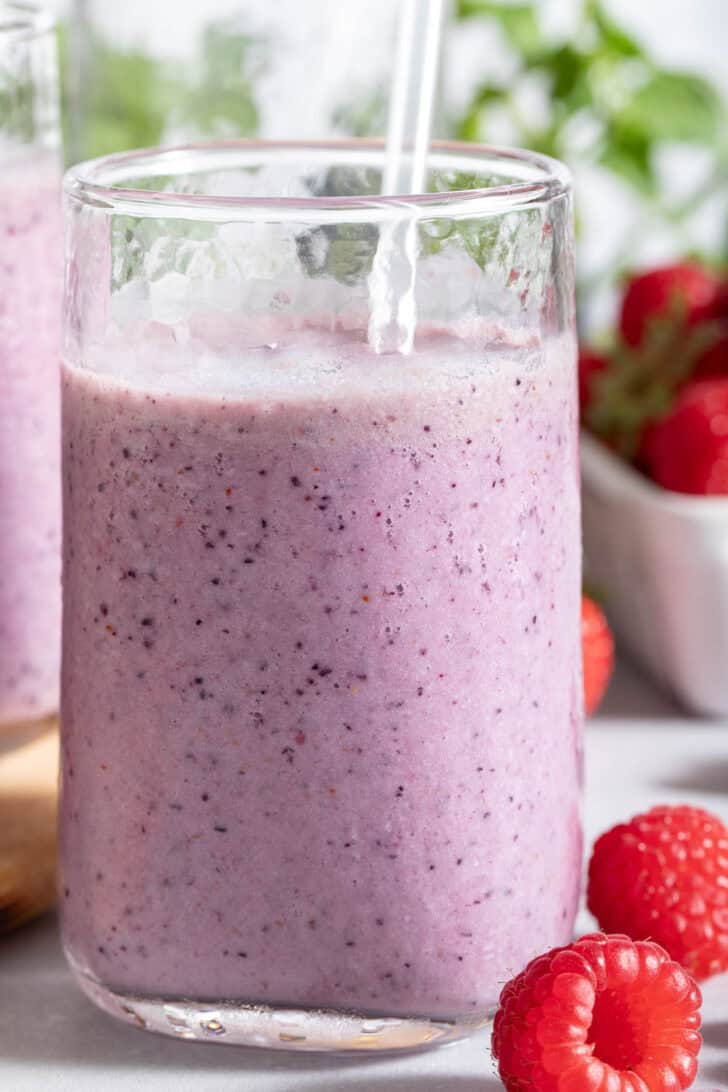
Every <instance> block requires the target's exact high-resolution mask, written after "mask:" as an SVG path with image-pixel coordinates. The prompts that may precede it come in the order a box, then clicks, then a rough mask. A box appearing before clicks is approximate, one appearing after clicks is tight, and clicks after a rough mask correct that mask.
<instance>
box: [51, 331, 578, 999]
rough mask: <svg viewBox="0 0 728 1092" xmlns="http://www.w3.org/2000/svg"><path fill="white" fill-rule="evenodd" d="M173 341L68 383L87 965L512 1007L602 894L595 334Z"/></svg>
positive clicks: (67, 826) (73, 684)
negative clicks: (594, 874)
mask: <svg viewBox="0 0 728 1092" xmlns="http://www.w3.org/2000/svg"><path fill="white" fill-rule="evenodd" d="M181 357H184V353H183V352H182V350H181V349H180V348H179V346H177V347H176V348H170V347H168V345H167V343H166V342H165V341H164V340H163V339H161V338H160V342H159V345H158V347H157V348H156V349H154V348H151V347H150V346H149V345H147V346H145V347H144V349H141V350H140V351H139V352H137V353H134V352H130V353H128V354H127V358H126V361H125V363H123V364H121V365H120V363H119V359H112V360H99V361H98V362H96V365H97V366H98V367H99V368H100V369H101V371H99V372H96V373H94V372H92V371H90V370H82V369H79V368H77V367H73V366H68V365H67V366H65V368H64V375H63V398H64V472H63V479H64V491H65V493H64V500H65V520H64V522H65V594H66V604H65V629H64V642H65V643H64V662H63V722H64V743H63V780H62V811H61V845H62V910H63V932H64V938H65V943H66V946H67V949H68V952H69V954H70V957H71V959H72V961H73V963H74V964H75V966H76V967H77V969H78V970H79V971H80V972H81V973H82V974H85V975H88V976H91V978H93V979H96V980H100V981H101V982H103V983H104V984H106V985H107V986H108V987H110V988H112V989H113V990H116V991H118V992H120V993H124V994H133V995H137V996H139V995H145V996H153V997H166V998H193V999H223V998H225V999H238V1000H241V1001H262V1002H266V1003H270V1004H276V1003H280V1004H284V1005H296V1006H299V1007H308V1006H316V1007H318V1006H322V1007H330V1008H336V1009H345V1010H351V1009H355V1010H359V1011H364V1012H376V1013H385V1014H393V1015H396V1014H425V1015H429V1016H440V1017H453V1016H456V1015H462V1014H468V1013H474V1012H478V1011H480V1010H483V1009H486V1008H488V1006H490V1005H492V1004H493V1003H494V1001H495V1000H496V998H497V996H498V992H499V989H500V986H501V985H502V983H503V981H504V980H505V979H506V978H507V977H508V976H509V975H510V974H512V973H513V972H515V971H517V970H518V969H520V968H521V967H522V966H523V964H524V963H525V961H526V960H528V959H529V958H531V957H532V956H533V955H534V954H536V953H537V952H538V951H540V950H542V949H543V948H546V947H548V946H549V945H555V944H560V943H563V942H565V941H566V940H567V938H568V937H569V936H570V932H571V929H572V925H573V920H574V912H575V906H576V900H577V893H578V887H579V876H580V864H581V838H580V817H579V776H580V770H579V752H580V699H579V693H580V686H581V679H580V654H579V630H578V616H579V592H580V565H579V494H578V479H577V456H576V402H575V384H574V368H573V347H572V345H571V343H570V342H564V343H562V344H555V345H553V346H551V347H550V348H549V350H548V352H546V351H545V350H544V349H543V348H540V347H538V346H535V347H532V348H522V349H520V350H516V349H512V348H509V347H508V346H507V345H505V344H504V343H500V344H499V343H497V342H493V343H491V344H486V343H484V342H483V343H482V344H480V345H470V346H464V345H463V344H462V343H459V342H457V341H456V340H455V339H454V338H448V337H445V336H437V335H434V334H433V335H431V336H429V337H428V338H427V339H425V340H422V339H420V342H419V344H418V352H417V355H416V356H415V357H411V358H393V357H381V358H378V357H375V356H374V355H373V354H371V352H370V351H369V350H368V349H367V347H366V346H365V345H363V344H360V343H354V344H351V343H349V344H347V343H346V342H344V341H343V340H340V339H336V338H334V337H332V336H331V335H325V334H323V333H320V332H316V331H309V332H308V333H306V332H298V333H297V334H296V335H295V336H292V338H291V344H290V345H287V344H286V341H285V339H283V340H281V341H279V342H278V343H277V344H276V345H274V346H270V347H265V346H263V347H259V348H257V349H239V350H238V351H237V352H232V351H228V352H226V353H215V352H213V351H211V350H206V349H204V347H201V346H196V345H195V343H194V342H192V343H191V344H190V346H189V348H188V350H187V356H186V358H185V359H180V358H181ZM120 368H123V378H120V377H119V374H118V373H119V369H120ZM112 370H113V371H114V372H115V374H114V375H112V374H111V371H112ZM213 392H214V393H213Z"/></svg>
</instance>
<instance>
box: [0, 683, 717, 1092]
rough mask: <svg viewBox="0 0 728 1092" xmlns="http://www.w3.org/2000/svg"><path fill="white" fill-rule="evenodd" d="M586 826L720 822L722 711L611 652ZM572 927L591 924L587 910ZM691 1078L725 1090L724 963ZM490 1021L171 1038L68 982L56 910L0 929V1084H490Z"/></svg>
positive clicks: (175, 1088)
mask: <svg viewBox="0 0 728 1092" xmlns="http://www.w3.org/2000/svg"><path fill="white" fill-rule="evenodd" d="M586 754H587V776H588V785H587V797H586V837H587V845H590V844H591V842H592V841H593V839H594V837H595V836H596V835H597V834H598V833H599V832H601V831H602V830H604V829H605V828H606V827H608V826H611V825H612V824H613V823H614V822H616V821H618V820H621V819H623V818H626V817H628V816H630V815H632V814H633V813H634V812H635V811H636V810H641V809H643V808H645V807H647V806H649V805H651V804H655V803H659V802H668V803H671V802H672V803H678V802H691V803H695V804H700V805H702V806H704V807H707V808H709V809H711V810H713V811H715V812H716V813H717V814H719V815H721V816H722V818H723V819H724V820H726V822H728V723H725V722H723V723H721V722H710V721H701V720H693V719H690V718H688V717H687V716H686V715H685V714H684V713H681V712H680V711H678V710H677V709H676V708H675V707H674V706H672V705H671V704H670V703H669V702H668V701H667V700H666V699H665V698H663V697H661V696H660V695H658V694H657V693H656V692H655V691H654V690H653V689H652V688H651V687H650V685H649V684H648V683H646V682H645V681H643V680H642V679H641V678H640V677H639V676H638V675H636V674H635V673H634V671H633V670H632V669H629V668H627V667H626V666H622V667H621V668H620V670H619V672H618V676H617V679H616V680H615V683H614V684H613V687H612V690H611V691H610V694H609V697H608V700H607V702H606V703H605V707H604V709H603V710H602V713H601V714H600V716H598V717H597V718H595V719H594V720H592V721H591V722H590V723H589V724H588V726H587V744H586ZM579 926H580V927H581V928H582V930H584V931H585V930H586V929H588V928H590V927H591V924H590V922H589V919H588V917H587V916H586V915H584V916H583V920H582V921H580V922H579ZM703 992H704V997H705V1004H704V1010H703V1013H704V1037H705V1046H704V1048H703V1052H702V1055H701V1070H700V1076H699V1078H698V1081H697V1082H696V1084H695V1086H694V1088H695V1090H696V1092H709V1090H710V1092H714V1090H720V1092H724V1090H728V974H727V975H724V976H722V977H721V978H718V979H714V980H713V981H711V982H708V983H706V984H705V987H704V991H703ZM487 1039H488V1037H487V1035H485V1034H481V1035H478V1036H475V1037H473V1038H472V1039H470V1040H468V1041H466V1042H463V1043H457V1044H454V1045H452V1046H449V1047H443V1048H440V1049H439V1050H435V1051H431V1052H429V1053H423V1054H419V1055H411V1056H409V1057H403V1058H395V1059H391V1058H389V1059H376V1058H367V1059H366V1060H361V1061H360V1060H358V1059H355V1060H353V1061H348V1060H347V1061H343V1062H342V1061H341V1060H333V1059H328V1058H326V1057H321V1056H315V1055H302V1056H295V1055H290V1054H288V1055H284V1054H276V1053H272V1052H271V1053H269V1052H259V1051H256V1050H245V1049H241V1048H235V1047H222V1046H220V1047H215V1046H206V1045H202V1044H199V1045H198V1044H190V1043H183V1042H177V1041H174V1040H171V1039H163V1038H160V1037H157V1036H152V1035H149V1034H145V1033H143V1032H139V1031H136V1030H135V1029H133V1028H130V1027H127V1026H125V1025H122V1024H120V1023H117V1022H116V1021H113V1020H112V1019H111V1018H109V1017H107V1016H105V1015H103V1014H102V1013H100V1012H97V1011H96V1010H95V1009H94V1008H93V1007H92V1006H91V1004H90V1003H89V1002H87V1001H86V1000H85V999H84V998H83V997H82V996H81V995H80V993H78V991H77V990H76V988H75V986H74V985H73V983H72V981H71V978H70V975H69V974H68V972H67V970H66V968H65V965H64V962H63V958H62V956H61V952H60V948H59V945H58V941H57V938H56V931H55V923H54V920H53V918H52V917H51V918H49V919H46V920H44V921H41V922H38V923H36V924H34V925H31V926H28V927H26V928H25V929H23V930H20V931H19V932H18V933H17V934H15V935H14V936H13V937H11V938H9V939H6V940H5V941H3V942H2V943H0V1090H2V1092H294V1090H295V1092H312V1090H315V1092H415V1090H417V1092H497V1090H498V1089H501V1088H502V1086H501V1084H500V1082H499V1081H498V1080H497V1079H495V1078H494V1076H493V1067H492V1063H491V1060H490V1056H489V1054H488V1047H487Z"/></svg>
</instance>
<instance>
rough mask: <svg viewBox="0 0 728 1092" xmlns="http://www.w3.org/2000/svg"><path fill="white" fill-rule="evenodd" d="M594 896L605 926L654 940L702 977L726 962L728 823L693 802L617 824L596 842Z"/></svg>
mask: <svg viewBox="0 0 728 1092" xmlns="http://www.w3.org/2000/svg"><path fill="white" fill-rule="evenodd" d="M588 903H589V909H590V910H591V912H592V914H593V915H594V917H595V918H596V919H597V921H598V922H599V924H600V925H601V927H602V928H603V929H615V930H620V931H623V932H625V933H628V934H629V935H630V936H631V937H634V938H635V939H636V940H641V939H643V938H645V937H650V938H652V939H654V940H656V941H657V942H658V944H662V946H663V947H664V948H666V949H667V951H668V952H669V953H670V955H671V956H672V958H673V959H675V960H677V961H678V962H679V963H681V964H682V965H683V966H684V967H685V968H686V969H687V970H688V971H689V972H690V974H692V975H695V977H696V978H707V977H708V976H709V975H712V974H718V973H719V972H721V971H725V970H728V829H726V827H725V826H724V825H723V823H722V822H721V821H720V819H718V818H716V817H715V816H714V815H711V814H710V813H709V812H706V811H702V810H701V809H700V808H692V807H687V806H683V807H667V806H665V807H659V808H653V809H652V810H651V811H648V812H647V813H646V814H644V815H637V816H635V817H634V819H631V820H630V822H629V823H621V824H620V825H619V826H616V827H613V828H612V829H611V830H609V831H607V833H606V834H603V835H602V836H601V838H599V839H598V841H597V843H596V845H595V846H594V851H593V853H592V858H591V861H590V863H589V886H588Z"/></svg>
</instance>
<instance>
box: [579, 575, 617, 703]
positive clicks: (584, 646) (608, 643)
mask: <svg viewBox="0 0 728 1092" xmlns="http://www.w3.org/2000/svg"><path fill="white" fill-rule="evenodd" d="M581 656H582V662H583V667H584V712H585V713H586V715H587V716H591V714H592V713H593V712H594V710H595V709H596V707H597V706H598V705H599V702H600V701H601V700H602V698H603V697H604V691H605V690H606V689H607V683H608V682H609V679H610V676H611V674H612V668H613V667H614V638H613V637H612V633H611V630H610V628H609V624H608V622H607V619H606V618H605V617H604V612H603V611H602V610H601V608H600V607H598V606H597V605H596V603H595V602H594V600H593V599H590V598H589V596H588V595H583V596H582V599H581Z"/></svg>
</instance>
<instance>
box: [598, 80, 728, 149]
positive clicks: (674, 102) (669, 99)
mask: <svg viewBox="0 0 728 1092" xmlns="http://www.w3.org/2000/svg"><path fill="white" fill-rule="evenodd" d="M723 116H724V115H723V107H722V104H721V101H720V99H719V97H718V94H717V93H716V91H715V90H714V88H713V87H711V85H710V84H709V83H708V82H707V80H704V79H703V78H702V77H701V76H694V75H691V74H689V73H687V72H667V71H663V72H659V71H658V72H655V73H654V74H653V75H652V76H651V77H650V78H649V79H648V81H647V82H646V83H644V84H643V85H642V87H640V88H638V89H637V91H635V93H634V95H632V97H631V98H630V100H629V101H628V102H627V104H626V105H625V107H624V108H623V110H622V112H621V115H620V118H619V122H620V125H621V127H622V128H625V129H632V130H634V131H635V132H639V133H644V134H648V135H649V137H650V138H651V139H652V140H676V141H689V142H691V143H694V144H709V143H710V142H711V141H713V140H714V139H715V137H716V135H717V133H718V129H719V127H720V124H721V120H722V118H723Z"/></svg>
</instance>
